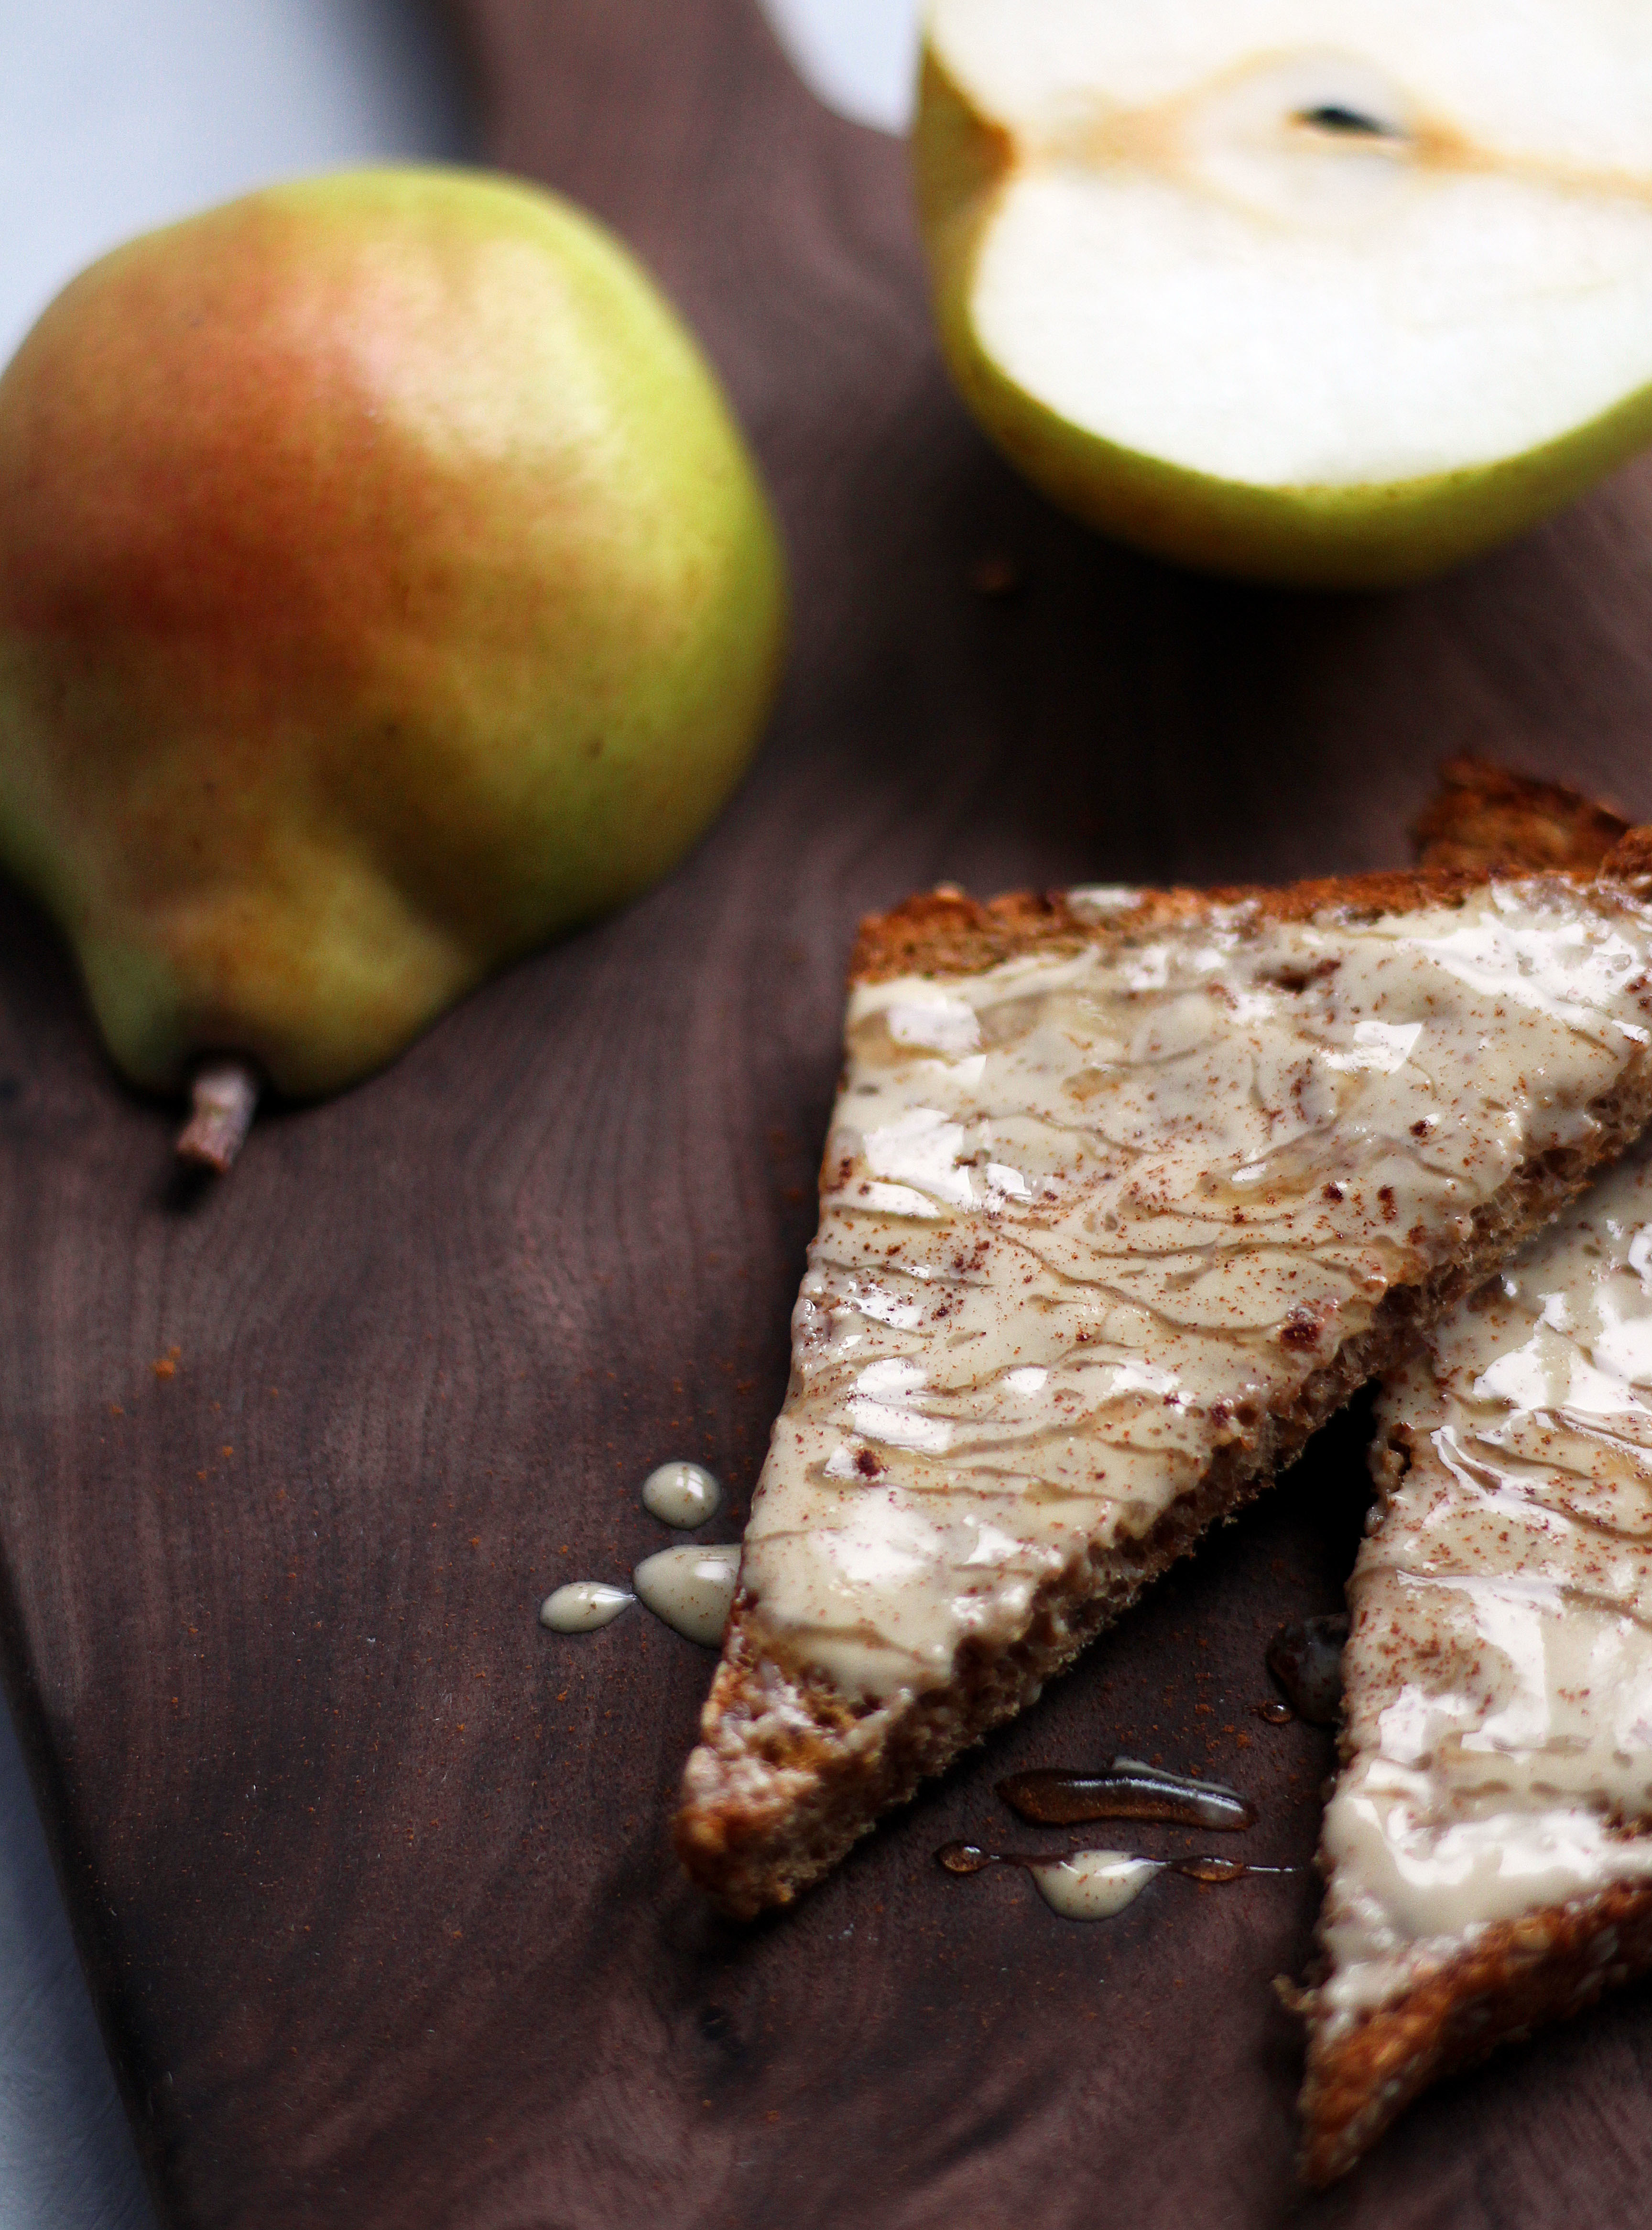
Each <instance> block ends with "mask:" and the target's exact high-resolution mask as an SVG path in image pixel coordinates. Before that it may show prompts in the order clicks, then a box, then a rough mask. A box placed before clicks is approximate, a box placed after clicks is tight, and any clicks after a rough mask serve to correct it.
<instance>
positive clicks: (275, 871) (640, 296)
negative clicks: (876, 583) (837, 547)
mask: <svg viewBox="0 0 1652 2230" xmlns="http://www.w3.org/2000/svg"><path fill="white" fill-rule="evenodd" d="M783 625H784V585H783V577H782V568H781V558H780V553H779V550H778V546H777V543H776V538H775V528H774V525H773V522H772V519H771V517H770V514H769V511H768V504H767V502H766V499H765V498H764V495H763V492H762V487H761V486H760V484H759V481H758V479H757V476H756V474H755V469H754V467H753V466H752V463H751V461H750V460H749V456H748V454H747V453H746V450H745V448H744V446H743V444H742V440H741V438H740V435H739V433H738V431H737V430H736V427H735V425H734V422H733V421H732V419H731V417H730V413H729V410H728V408H727V405H726V403H724V401H723V396H722V395H721V393H720V391H719V390H718V388H717V384H716V382H715V380H714V378H713V377H712V375H711V373H710V371H709V370H708V368H707V366H706V364H705V363H704V360H703V358H701V356H700V354H699V352H698V351H697V348H696V346H695V345H694V344H693V342H692V341H691V339H690V338H689V337H688V335H687V334H686V333H685V331H684V329H683V327H682V325H681V323H680V322H679V320H678V319H677V318H676V316H675V315H674V314H673V313H672V311H671V310H670V308H669V307H668V306H667V305H666V304H665V301H664V300H663V299H662V298H661V296H660V295H659V293H658V292H657V290H656V289H655V288H654V287H653V286H652V283H651V281H650V280H648V279H647V278H646V276H645V274H643V273H642V271H641V270H640V268H639V267H638V266H637V264H636V263H635V262H634V261H633V259H632V258H631V257H630V255H628V254H627V251H626V250H625V249H624V248H621V247H620V244H619V243H618V242H616V241H615V240H614V239H613V238H612V237H611V236H610V235H608V234H607V232H605V231H604V230H603V229H601V227H599V226H598V225H597V224H596V223H595V222H593V221H592V220H590V219H589V218H588V217H586V216H583V215H582V214H581V213H580V212H579V211H577V210H575V209H573V208H571V207H570V206H569V205H568V204H567V203H563V202H561V201H559V200H557V199H556V197H552V196H550V195H549V194H545V193H542V192H539V191H537V190H534V189H530V188H529V187H526V186H522V185H517V184H511V183H507V182H505V181H503V180H498V179H490V178H486V177H479V176H474V175H469V174H466V173H462V172H459V171H451V172H448V171H416V170H409V171H378V172H358V173H354V174H348V175H344V176H340V177H331V178H325V179H320V180H316V181H312V182H308V183H305V184H299V185H295V186H289V187H284V188H280V189H278V190H273V191H270V192H267V193H262V194H257V195H254V196H252V197H249V198H247V199H246V200H243V201H241V202H237V203H232V204H230V205H229V206H228V207H226V208H223V209H218V210H215V211H213V212H210V213H209V214H208V215H205V216H200V217H196V218H192V219H190V220H189V221H187V222H184V223H183V224H180V225H177V226H173V227H171V228H170V229H167V230H164V231H162V232H159V233H155V234H151V235H148V236H146V237H145V238H144V239H141V240H138V241H136V242H132V244H131V245H129V246H127V247H125V248H121V249H119V250H117V251H116V253H115V254H113V255H111V256H109V257H107V258H106V259H105V260H104V261H102V262H100V263H99V264H97V265H95V266H93V268H92V269H91V270H89V271H87V273H85V274H82V275H81V277H80V278H79V279H78V280H75V281H74V282H73V283H72V284H71V285H70V286H69V287H68V288H67V290H66V291H65V292H64V293H62V294H61V296H60V297H59V298H58V300H56V302H55V303H54V304H53V305H52V306H51V307H49V308H48V310H47V312H46V313H45V314H44V316H43V317H42V319H41V320H40V322H39V324H38V325H36V326H35V329H34V331H33V332H32V333H31V334H30V335H29V337H28V338H27V339H25V341H24V342H23V344H22V348H21V349H20V350H19V351H18V353H17V355H16V358H14V359H13V360H12V363H11V364H10V367H9V368H8V369H7V371H6V372H5V374H4V376H3V378H0V857H3V860H4V861H5V863H6V864H7V865H8V866H9V867H10V868H11V869H12V871H13V872H14V873H16V874H18V875H19V876H20V877H21V878H22V880H24V881H25V882H26V883H27V884H28V885H29V886H30V887H31V888H32V889H33V890H34V891H35V893H37V894H38V895H39V896H40V897H41V898H42V899H43V900H44V901H45V903H46V904H47V906H48V907H49V908H50V909H51V911H52V912H54V913H55V915H56V917H57V918H58V919H59V921H60V922H61V925H62V926H63V927H64V929H65V930H66V931H67V934H68V937H69V938H70V939H71V941H72V943H73V944H74V948H75V950H76V952H77V954H78V956H79V958H80V964H81V967H82V970H83V972H84V975H85V978H86V982H87V988H88V990H89V993H90V996H91V1001H92V1004H93V1009H94V1010H95V1013H96V1015H97V1019H98V1021H99V1022H100V1026H101V1028H102V1030H103V1034H104V1035H105V1038H106V1041H107V1043H108V1046H109V1047H110V1050H111V1052H112V1054H113V1056H114V1058H115V1060H116V1061H117V1062H118V1063H119V1067H121V1068H122V1069H123V1070H124V1071H125V1073H126V1074H127V1075H128V1076H129V1077H130V1078H132V1080H134V1081H136V1082H137V1083H138V1084H139V1085H142V1086H149V1087H153V1088H158V1089H163V1090H167V1089H173V1088H176V1087H177V1086H180V1085H181V1084H182V1083H183V1082H184V1081H185V1080H186V1079H187V1078H188V1076H189V1075H190V1072H191V1070H192V1069H193V1068H194V1067H195V1065H196V1062H197V1060H199V1059H200V1058H201V1057H202V1056H203V1055H211V1054H231V1055H234V1056H236V1057H237V1058H236V1061H235V1063H233V1064H232V1066H239V1067H241V1069H242V1071H243V1073H259V1074H261V1076H262V1077H263V1078H265V1079H267V1080H268V1081H269V1082H270V1083H272V1084H273V1085H274V1086H276V1087H277V1088H278V1089H279V1090H280V1091H281V1092H286V1093H291V1094H295V1095H299V1096H309V1095H312V1094H318V1093H323V1092H332V1091H336V1090H337V1089H338V1088H339V1087H341V1086H345V1085H348V1084H350V1083H352V1082H353V1081H355V1080H357V1079H358V1078H360V1077H363V1076H364V1075H366V1074H368V1073H370V1072H371V1071H372V1070H374V1069H376V1068H377V1067H380V1066H381V1065H382V1063H384V1062H385V1061H387V1060H389V1059H390V1058H391V1057H392V1056H393V1055H394V1054H396V1053H398V1052H399V1051H400V1050H401V1049H402V1047H404V1046H405V1045H406V1044H407V1043H408V1041H409V1040H410V1039H411V1038H413V1037H414V1036H415V1035H416V1034H418V1033H419V1032H420V1031H421V1030H422V1029H423V1028H425V1027H426V1026H427V1024H428V1023H429V1022H432V1021H433V1020H434V1018H435V1017H436V1016H437V1015H439V1014H440V1012H441V1011H442V1010H443V1009H445V1008H446V1007H447V1006H448V1005H449V1004H450V1003H451V1002H452V1001H453V1000H454V999H455V998H457V997H458V996H460V994H461V993H463V992H465V991H466V990H467V989H469V988H470V987H471V986H472V985H473V984H474V983H477V982H478V981H479V979H480V978H481V977H482V976H485V975H486V974H487V973H488V972H490V971H491V970H493V969H495V968H497V967H498V966H499V965H500V964H502V963H504V962H505V961H507V960H509V959H510V958H511V957H513V956H515V955H517V954H518V953H521V952H523V951H525V950H527V949H528V948H530V947H531V946H533V945H535V944H538V943H540V942H541V941H542V940H543V939H544V938H547V937H549V936H550V935H552V934H553V933H555V932H556V931H561V930H563V929H566V928H568V927H569V926H570V925H574V924H575V923H579V922H582V921H586V920H588V919H590V918H593V917H595V916H596V915H598V914H600V913H601V912H604V911H605V910H606V909H607V908H609V907H612V906H617V905H619V904H620V902H622V901H623V900H625V899H628V898H630V897H632V896H633V894H634V893H638V892H640V891H641V890H642V889H644V888H645V887H646V886H647V885H649V884H650V883H652V881H653V880H655V879H656V878H657V877H658V876H659V875H660V874H662V873H665V870H666V869H667V868H668V867H671V866H672V863H673V862H674V861H675V860H677V859H678V857H679V856H680V855H681V854H682V853H683V852H684V851H685V849H686V848H687V847H688V846H689V845H690V844H691V842H692V841H694V840H695V838H696V837H697V836H698V835H699V834H700V833H701V831H702V830H703V829H704V828H705V826H706V825H707V823H708V822H710V819H711V817H712V815H714V814H715V813H716V811H717V809H718V808H719V807H720V806H721V804H722V803H723V800H724V799H725V797H726V796H727V795H728V793H729V791H730V789H731V788H732V786H733V784H734V783H735V782H736V780H737V779H738V777H739V776H740V774H741V773H742V770H743V769H744V767H745V765H746V764H747V761H748V759H749V756H750V753H751V751H752V749H753V747H754V744H755V740H756V738H757V735H758V733H759V731H760V729H761V727H762V723H763V720H764V718H765V716H766V714H767V712H768V707H769V705H770V702H771V699H772V695H773V692H774V687H775V680H776V675H777V672H778V667H779V661H780V655H781V637H782V634H783ZM219 1066H220V1067H221V1066H222V1065H221V1064H220V1065H219ZM221 1081H222V1079H221V1078H220V1082H221ZM215 1088H216V1087H215ZM232 1099H233V1094H232ZM200 1112H201V1111H200V1109H199V1108H198V1109H197V1113H198V1114H199V1113H200ZM208 1112H209V1114H210V1113H212V1112H213V1111H212V1110H210V1109H209V1110H208ZM224 1113H225V1109H224V1106H223V1105H219V1106H218V1108H217V1113H216V1116H215V1126H213V1127H211V1128H210V1136H209V1138H208V1144H209V1145H212V1146H213V1150H214V1151H215V1150H216V1145H215V1144H214V1141H216V1142H217V1143H218V1144H222V1139H223V1138H224V1137H225V1136H226V1135H228V1132H227V1131H226V1129H225V1125H224V1120H223V1117H224ZM228 1115H229V1118H230V1119H229V1122H228V1131H233V1130H234V1127H235V1120H237V1119H239V1113H238V1111H237V1110H236V1109H235V1107H234V1106H233V1105H231V1106H229V1108H228ZM207 1158H211V1155H210V1154H209V1155H208V1156H207Z"/></svg>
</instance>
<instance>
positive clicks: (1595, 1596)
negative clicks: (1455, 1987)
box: [1321, 1149, 1652, 2019]
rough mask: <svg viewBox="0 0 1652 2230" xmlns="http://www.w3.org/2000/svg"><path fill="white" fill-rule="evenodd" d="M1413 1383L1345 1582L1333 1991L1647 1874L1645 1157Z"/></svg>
mask: <svg viewBox="0 0 1652 2230" xmlns="http://www.w3.org/2000/svg"><path fill="white" fill-rule="evenodd" d="M1436 1344H1437V1355H1438V1360H1437V1364H1436V1365H1435V1366H1434V1367H1433V1368H1430V1364H1429V1363H1428V1362H1427V1361H1426V1360H1424V1361H1422V1362H1419V1363H1417V1364H1415V1365H1413V1366H1412V1367H1411V1369H1409V1370H1407V1371H1405V1373H1404V1374H1402V1375H1400V1376H1398V1377H1397V1378H1396V1379H1395V1380H1394V1381H1393V1382H1392V1384H1391V1385H1390V1387H1389V1389H1387V1391H1386V1392H1385V1396H1384V1401H1383V1406H1382V1409H1381V1412H1380V1425H1379V1431H1380V1432H1382V1433H1384V1434H1389V1435H1392V1434H1395V1433H1397V1432H1401V1431H1403V1432H1404V1434H1405V1437H1406V1438H1407V1439H1408V1440H1409V1441H1410V1443H1411V1466H1410V1469H1409V1470H1408V1471H1407V1472H1406V1473H1405V1476H1404V1478H1403V1479H1399V1480H1398V1484H1397V1485H1395V1486H1392V1488H1391V1489H1390V1491H1388V1492H1386V1493H1385V1495H1384V1497H1383V1498H1382V1501H1381V1502H1380V1504H1379V1507H1378V1509H1377V1511H1375V1512H1374V1513H1373V1518H1372V1528H1371V1531H1370V1536H1369V1537H1368V1539H1367V1540H1366V1543H1365V1544H1364V1545H1363V1546H1362V1548H1361V1550H1360V1556H1359V1561H1358V1563H1357V1564H1356V1566H1355V1569H1354V1575H1353V1581H1352V1582H1351V1584H1350V1588H1349V1608H1350V1609H1351V1611H1352V1613H1353V1630H1352V1634H1351V1636H1350V1640H1349V1644H1348V1648H1347V1654H1346V1657H1345V1660H1344V1667H1343V1672H1344V1694H1345V1698H1346V1710H1347V1729H1348V1733H1349V1736H1350V1737H1351V1738H1352V1740H1353V1743H1355V1744H1356V1745H1357V1749H1356V1752H1355V1755H1354V1756H1353V1761H1352V1763H1350V1765H1349V1767H1348V1769H1347V1771H1346V1772H1345V1773H1344V1775H1343V1776H1342V1778H1341V1781H1340V1783H1339V1784H1338V1787H1337V1790H1336V1794H1335V1795H1334V1797H1333V1799H1332V1801H1331V1805H1330V1808H1329V1809H1328V1811H1327V1815H1326V1827H1325V1851H1326V1855H1327V1859H1328V1860H1329V1861H1330V1862H1331V1865H1332V1866H1333V1868H1334V1872H1333V1875H1332V1880H1331V1886H1330V1890H1329V1892H1328V1895H1327V1907H1326V1919H1325V1922H1324V1924H1323V1929H1322V1932H1323V1936H1324V1941H1325V1945H1326V1949H1327V1952H1328V1954H1329V1956H1330V1959H1331V1963H1332V1974H1331V1978H1330V1980H1329V1982H1327V1984H1326V1986H1325V1989H1324V1992H1323V1995H1322V2000H1321V2003H1322V2005H1323V2006H1324V2007H1325V2008H1327V2009H1328V2010H1330V2012H1331V2013H1332V2015H1333V2019H1334V2018H1335V2016H1336V2015H1337V2014H1344V2015H1347V2016H1348V2017H1352V2015H1353V2014H1354V2013H1355V2012H1356V2011H1357V2010H1358V2009H1360V2008H1364V2007H1366V2006H1370V2005H1372V2004H1375V2003H1378V2002H1380V2001H1382V2000H1383V1999H1385V1998H1387V1997H1389V1996H1392V1995H1395V1994H1397V1993H1398V1992H1399V1991H1400V1990H1402V1989H1404V1988H1406V1987H1408V1986H1409V1985H1410V1984H1411V1982H1415V1981H1416V1980H1417V1978H1418V1976H1419V1975H1420V1974H1421V1973H1422V1972H1424V1971H1426V1970H1427V1969H1429V1968H1430V1967H1433V1966H1436V1965H1437V1964H1439V1963H1441V1962H1443V1960H1445V1959H1447V1958H1449V1957H1450V1956H1451V1954H1452V1953H1454V1952H1456V1951H1458V1950H1462V1946H1463V1943H1464V1940H1465V1938H1471V1937H1473V1935H1474V1934H1475V1931H1476V1930H1479V1929H1480V1928H1482V1927H1483V1926H1484V1925H1485V1924H1488V1923H1490V1922H1494V1921H1502V1920H1511V1919H1514V1918H1516V1917H1519V1916H1520V1915H1521V1914H1525V1913H1531V1912H1537V1911H1541V1910H1543V1909H1544V1908H1545V1907H1546V1906H1551V1905H1562V1904H1565V1903H1566V1902H1567V1901H1568V1900H1569V1899H1571V1898H1578V1897H1585V1896H1587V1895H1590V1894H1591V1893H1592V1892H1596V1891H1598V1890H1601V1889H1604V1888H1605V1887H1606V1886H1607V1885H1609V1884H1610V1883H1613V1882H1617V1881H1624V1880H1641V1879H1647V1878H1648V1877H1652V1835H1649V1834H1645V1833H1641V1834H1625V1833H1623V1832H1620V1831H1621V1830H1622V1829H1623V1828H1625V1827H1642V1828H1644V1827H1645V1826H1646V1825H1647V1823H1648V1822H1649V1821H1652V1158H1649V1157H1648V1155H1647V1152H1646V1150H1644V1149H1642V1151H1641V1152H1640V1153H1639V1154H1637V1156H1636V1157H1635V1158H1634V1159H1632V1160H1631V1161H1630V1162H1628V1163H1623V1164H1622V1165H1620V1167H1618V1168H1617V1169H1616V1170H1612V1171H1611V1172H1610V1174H1609V1175H1608V1176H1606V1177H1604V1179H1603V1180H1602V1181H1601V1183H1598V1184H1597V1185H1596V1186H1595V1187H1594V1188H1593V1189H1591V1191H1590V1192H1589V1193H1588V1194H1586V1195H1585V1197H1584V1199H1583V1200H1582V1201H1581V1202H1579V1203H1578V1206H1577V1207H1576V1208H1573V1209H1572V1211H1571V1213H1570V1214H1569V1215H1567V1216H1566V1217H1565V1219H1564V1220H1563V1221H1561V1222H1560V1223H1559V1225H1558V1226H1557V1227H1556V1228H1554V1229H1553V1230H1552V1231H1550V1232H1547V1233H1546V1234H1544V1235H1543V1236H1542V1237H1541V1238H1540V1240H1538V1241H1535V1242H1533V1244H1532V1245H1531V1246H1530V1247H1528V1248H1527V1250H1526V1251H1525V1252H1523V1253H1522V1254H1520V1256H1519V1257H1518V1258H1517V1259H1516V1260H1515V1262H1514V1265H1513V1266H1511V1267H1510V1268H1509V1270H1508V1271H1507V1273H1505V1274H1504V1276H1503V1277H1502V1278H1501V1279H1500V1280H1498V1281H1497V1282H1496V1283H1495V1284H1494V1285H1493V1286H1490V1287H1489V1288H1488V1290H1487V1292H1486V1293H1485V1294H1484V1295H1482V1296H1481V1297H1480V1298H1479V1299H1476V1300H1475V1301H1473V1302H1470V1303H1468V1304H1465V1305H1463V1306H1462V1308H1460V1309H1459V1310H1457V1311H1456V1312H1455V1314H1454V1315H1453V1316H1452V1317H1451V1318H1450V1319H1449V1320H1448V1321H1447V1323H1446V1324H1445V1325H1444V1327H1443V1329H1442V1331H1440V1333H1439V1334H1438V1335H1437V1343H1436Z"/></svg>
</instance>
